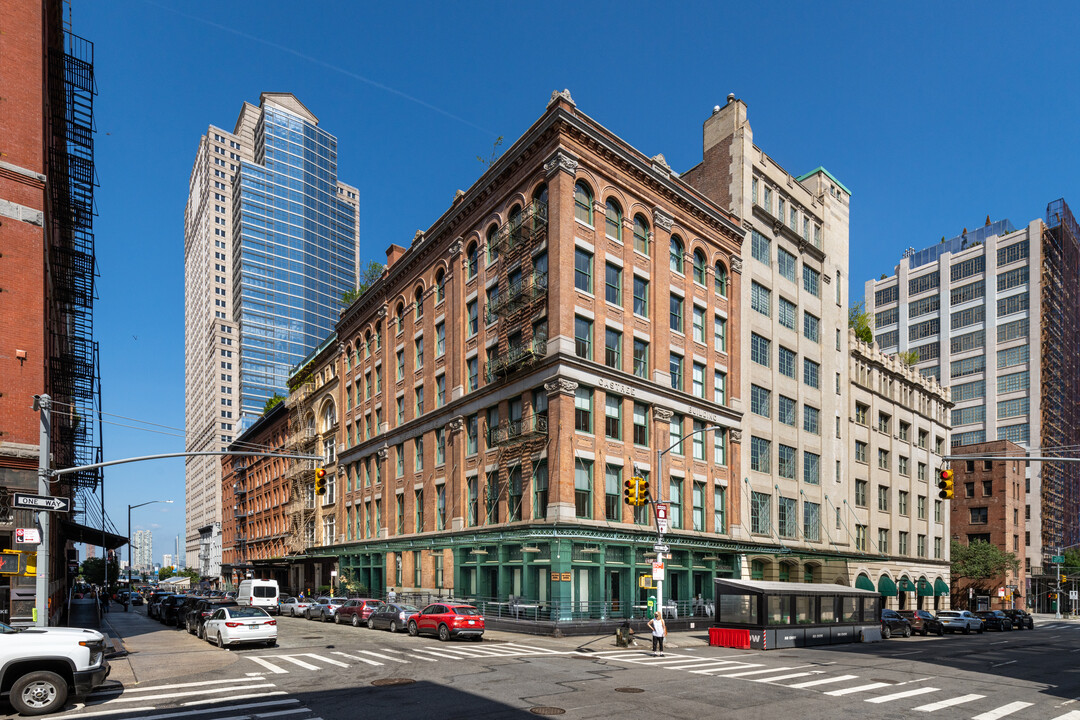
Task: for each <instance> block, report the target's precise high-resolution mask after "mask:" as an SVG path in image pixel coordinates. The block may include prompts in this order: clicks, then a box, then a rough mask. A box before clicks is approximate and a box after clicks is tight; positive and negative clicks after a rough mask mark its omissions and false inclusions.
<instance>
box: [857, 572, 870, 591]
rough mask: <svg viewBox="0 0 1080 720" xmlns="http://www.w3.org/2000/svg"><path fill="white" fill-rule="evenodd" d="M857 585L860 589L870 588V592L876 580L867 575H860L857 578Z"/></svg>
mask: <svg viewBox="0 0 1080 720" xmlns="http://www.w3.org/2000/svg"><path fill="white" fill-rule="evenodd" d="M855 587H857V588H859V589H860V590H869V591H870V592H873V591H874V581H873V580H871V579H870V578H868V577H866V576H865V575H860V576H859V577H857V578H855Z"/></svg>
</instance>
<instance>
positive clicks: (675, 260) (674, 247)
mask: <svg viewBox="0 0 1080 720" xmlns="http://www.w3.org/2000/svg"><path fill="white" fill-rule="evenodd" d="M671 269H672V270H674V271H675V272H677V273H679V274H682V271H683V243H682V240H681V239H679V236H678V235H672V236H671Z"/></svg>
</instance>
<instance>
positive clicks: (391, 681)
mask: <svg viewBox="0 0 1080 720" xmlns="http://www.w3.org/2000/svg"><path fill="white" fill-rule="evenodd" d="M414 682H416V681H415V680H413V679H412V678H379V679H378V680H372V681H371V684H372V685H374V686H375V687H385V686H387V685H412V684H413V683H414Z"/></svg>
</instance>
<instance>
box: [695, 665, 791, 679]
mask: <svg viewBox="0 0 1080 720" xmlns="http://www.w3.org/2000/svg"><path fill="white" fill-rule="evenodd" d="M742 667H743V668H753V667H761V663H743V665H742ZM728 669H729V670H739V671H740V672H736V673H729V672H725V671H724V670H720V671H718V672H715V673H709V674H710V675H712V676H713V677H742V676H743V675H756V674H757V673H762V672H773V671H780V670H790V669H791V668H783V667H782V668H769V669H768V670H751V671H743V670H742V668H738V667H735V668H728Z"/></svg>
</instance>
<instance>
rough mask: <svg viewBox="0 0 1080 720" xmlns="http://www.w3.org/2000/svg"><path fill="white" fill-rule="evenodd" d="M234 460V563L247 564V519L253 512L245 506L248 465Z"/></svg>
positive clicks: (240, 460) (238, 459)
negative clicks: (235, 464)
mask: <svg viewBox="0 0 1080 720" xmlns="http://www.w3.org/2000/svg"><path fill="white" fill-rule="evenodd" d="M236 461H237V462H238V463H240V464H239V465H237V466H236V477H237V481H236V482H235V483H233V497H234V498H235V499H236V504H235V505H233V509H232V513H233V526H234V527H235V528H236V536H235V537H236V540H235V543H236V564H237V565H247V564H249V562H250V559H249V556H248V549H249V547H250V545H249V540H248V535H249V533H248V529H247V519H248V517H250V516H251V515H252V514H253V513H252V512H251V511H250V510H248V508H247V494H248V491H247V471H248V467H249V465H248V464H247V463H246V462H244V460H243V459H241V458H236Z"/></svg>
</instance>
